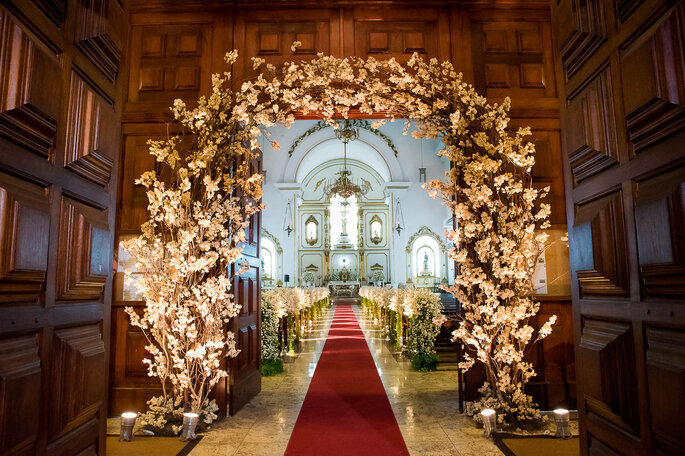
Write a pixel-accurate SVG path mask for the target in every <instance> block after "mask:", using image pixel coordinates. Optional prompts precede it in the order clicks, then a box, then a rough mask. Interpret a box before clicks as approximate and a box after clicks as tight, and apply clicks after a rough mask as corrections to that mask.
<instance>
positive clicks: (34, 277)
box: [0, 173, 50, 304]
mask: <svg viewBox="0 0 685 456" xmlns="http://www.w3.org/2000/svg"><path fill="white" fill-rule="evenodd" d="M49 211H50V208H49V204H48V198H47V194H46V190H45V189H44V188H42V187H39V186H36V185H32V184H29V183H27V182H25V181H22V180H20V179H17V178H14V177H12V176H9V175H7V174H4V173H0V303H15V304H16V303H24V304H38V302H39V301H40V295H41V292H42V291H43V287H44V283H45V275H46V272H47V267H48V265H47V263H48V241H49V238H50V213H49Z"/></svg>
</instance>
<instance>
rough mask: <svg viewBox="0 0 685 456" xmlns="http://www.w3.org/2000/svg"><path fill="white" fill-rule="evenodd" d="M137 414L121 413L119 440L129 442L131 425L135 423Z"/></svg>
mask: <svg viewBox="0 0 685 456" xmlns="http://www.w3.org/2000/svg"><path fill="white" fill-rule="evenodd" d="M136 418H138V414H137V413H135V412H124V413H122V414H121V431H120V433H119V441H121V442H130V441H131V440H133V427H134V426H135V425H136Z"/></svg>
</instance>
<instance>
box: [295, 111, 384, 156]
mask: <svg viewBox="0 0 685 456" xmlns="http://www.w3.org/2000/svg"><path fill="white" fill-rule="evenodd" d="M347 121H348V122H349V124H350V126H352V127H355V128H361V129H363V130H366V131H369V132H371V133H373V134H374V135H376V136H378V137H379V138H381V139H382V140H383V141H385V143H386V144H387V145H388V147H389V148H390V149H391V150H392V151H393V153H394V154H395V157H397V148H396V147H395V144H394V143H393V142H392V140H391V139H390V138H389V137H388V136H387V135H385V134H384V133H383V132H381V131H380V130H379V129H378V128H374V127H373V126H372V125H371V122H369V121H368V120H360V119H348V120H347ZM339 124H340V122H336V123H335V125H329V124H328V123H326V121H324V120H319V121H318V122H317V123H316V124H314V126H313V127H312V128H310V129H309V130H307V131H305V132H304V133H302V134H301V135H300V136H298V137H297V139H295V141H293V143H292V145H291V146H290V150H288V157H292V156H293V153H294V152H295V149H296V148H297V146H299V145H300V143H301V142H302V141H303V140H304V139H305V138H306V137H308V136H311V135H312V134H314V133H316V132H317V131H321V130H323V129H325V128H339Z"/></svg>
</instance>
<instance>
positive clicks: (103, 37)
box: [74, 0, 124, 82]
mask: <svg viewBox="0 0 685 456" xmlns="http://www.w3.org/2000/svg"><path fill="white" fill-rule="evenodd" d="M74 3H75V8H76V25H75V31H74V44H76V47H77V48H78V49H80V51H81V52H82V53H83V54H84V55H85V56H86V57H88V59H89V60H90V61H91V62H92V63H93V65H95V67H96V68H97V69H98V70H99V71H100V72H101V73H102V74H103V75H104V76H105V77H106V78H107V79H108V80H110V81H111V82H114V80H115V79H116V77H117V71H118V68H119V60H120V59H121V43H120V42H119V37H118V36H117V35H116V30H117V29H118V27H117V25H119V23H120V22H123V16H124V12H123V10H122V9H121V7H120V5H119V4H118V3H117V2H116V1H113V0H75V2H74ZM113 30H114V31H115V32H114V33H113Z"/></svg>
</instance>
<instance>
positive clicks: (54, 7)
mask: <svg viewBox="0 0 685 456" xmlns="http://www.w3.org/2000/svg"><path fill="white" fill-rule="evenodd" d="M33 3H35V4H36V5H37V6H38V8H39V9H40V10H41V11H42V12H43V14H45V16H47V18H48V19H50V20H51V21H52V23H53V24H55V25H56V26H57V27H58V28H59V27H61V26H62V22H64V18H65V16H66V12H67V0H33Z"/></svg>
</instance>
